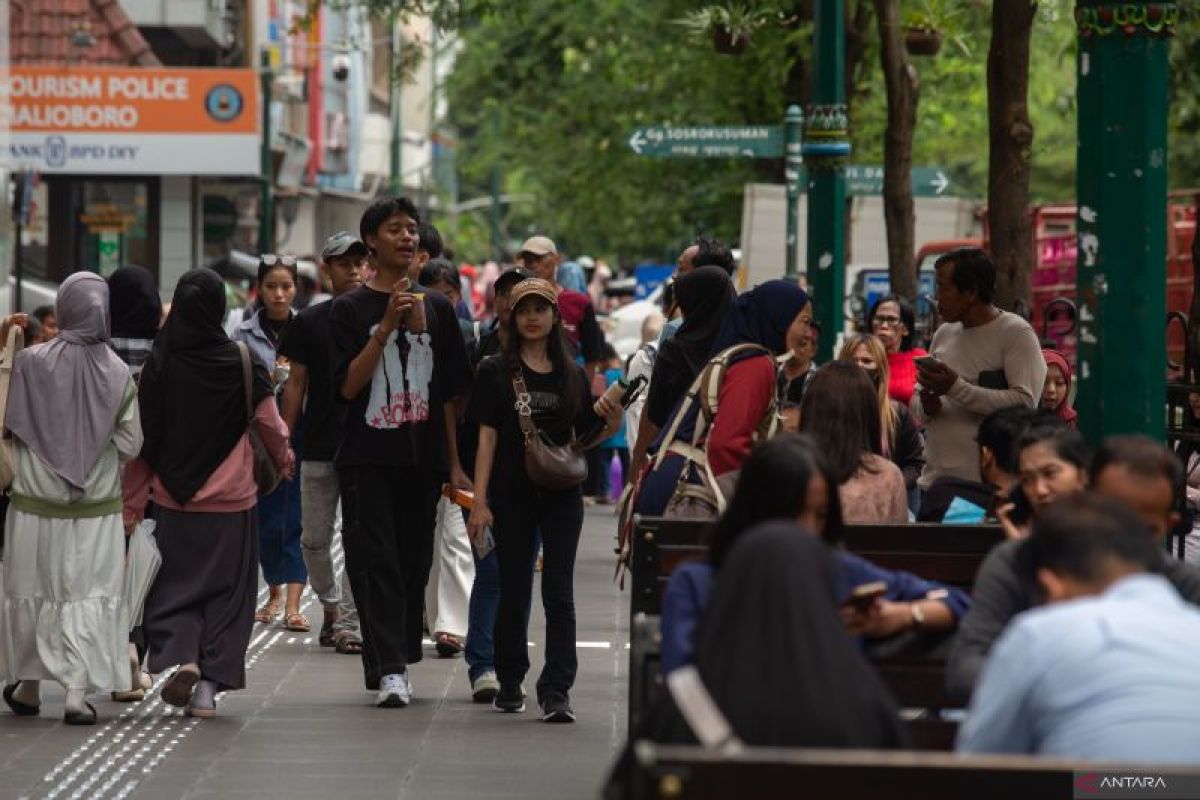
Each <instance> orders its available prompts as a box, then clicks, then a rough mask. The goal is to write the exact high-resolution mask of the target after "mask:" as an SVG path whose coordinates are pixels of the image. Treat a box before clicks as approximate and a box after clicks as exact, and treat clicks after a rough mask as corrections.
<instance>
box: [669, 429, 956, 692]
mask: <svg viewBox="0 0 1200 800" xmlns="http://www.w3.org/2000/svg"><path fill="white" fill-rule="evenodd" d="M828 475H829V471H828V468H827V467H826V466H825V462H824V460H823V458H822V457H821V454H820V452H819V451H818V450H817V448H816V446H815V445H814V444H813V442H812V440H810V439H809V438H808V437H806V436H804V435H803V434H797V433H784V434H780V435H778V436H776V437H775V438H773V439H771V440H770V441H769V442H767V443H765V444H762V445H760V446H759V447H758V448H757V449H755V450H754V451H752V452H751V454H750V457H749V458H748V459H747V460H746V464H745V466H744V467H743V469H742V474H741V478H740V479H739V481H738V485H737V489H736V491H735V492H734V495H733V499H732V500H730V502H729V507H728V508H727V509H726V511H725V514H724V516H722V517H721V519H720V520H719V521H718V522H717V524H716V526H715V527H714V529H713V534H712V539H711V543H710V546H709V558H708V560H707V561H693V562H690V563H687V564H683V565H681V566H680V567H679V568H678V569H676V570H675V573H674V574H673V575H672V576H671V580H670V582H669V583H668V584H667V589H666V592H665V594H664V595H663V604H662V670H663V672H664V673H669V672H671V671H672V670H674V669H677V668H679V667H682V666H685V665H687V664H689V663H691V661H692V652H693V646H694V644H693V642H694V637H693V634H694V632H695V629H696V625H697V622H698V620H699V619H700V617H701V614H702V613H703V612H704V609H705V606H706V605H707V604H708V598H709V595H710V593H711V592H712V586H713V581H714V578H715V576H717V575H718V574H719V572H720V571H721V569H722V564H723V562H724V561H725V558H726V556H727V554H728V553H729V551H730V549H731V548H732V547H733V545H734V543H735V542H736V541H737V540H738V539H740V538H741V536H742V534H743V533H744V532H745V531H747V530H749V529H750V528H751V527H753V526H754V525H757V524H758V523H760V522H766V521H769V520H786V521H788V522H791V523H794V524H796V525H798V526H800V527H796V528H793V530H795V531H796V534H797V535H802V532H801V529H802V528H803V529H807V530H808V531H812V532H813V533H815V534H817V535H818V536H820V537H821V538H822V539H824V541H825V543H826V544H827V545H831V546H832V545H836V544H837V543H838V542H839V541H840V540H841V533H842V513H841V505H840V503H839V501H838V492H837V484H836V483H835V482H833V481H832V480H830V479H829V478H828ZM833 553H834V555H835V563H836V564H837V576H836V580H837V597H838V602H839V603H841V604H843V605H842V616H843V618H844V620H845V622H846V624H847V627H848V628H849V630H850V632H851V633H853V634H855V635H858V636H863V637H866V638H869V639H881V638H885V637H888V636H892V635H895V634H897V633H901V632H904V631H908V630H913V629H921V630H928V631H946V630H951V629H953V628H954V627H955V626H956V625H957V624H958V620H959V619H960V618H961V617H962V616H963V615H964V614H965V613H966V610H967V608H968V607H969V606H970V602H971V601H970V598H969V597H968V596H967V595H966V593H965V592H962V591H961V590H959V589H952V588H950V587H947V586H944V585H943V584H940V583H936V582H933V581H927V580H924V579H922V578H919V577H917V576H916V575H912V574H910V573H907V572H893V571H890V570H886V569H882V568H881V567H878V566H876V565H875V564H872V563H871V562H870V561H867V560H866V559H863V558H861V557H859V556H856V555H854V554H853V553H849V552H846V551H845V550H842V549H835V550H834V551H833ZM872 583H883V584H886V588H884V589H883V594H882V596H877V597H875V598H874V599H871V598H869V597H868V598H866V602H863V603H861V604H860V605H859V606H858V607H856V606H855V605H853V604H852V603H851V602H850V601H851V598H852V595H853V594H854V591H855V589H856V588H859V587H863V586H866V585H867V584H872ZM755 628H756V629H757V630H759V631H763V630H770V628H765V627H763V626H760V625H756V626H755ZM771 635H772V638H774V636H775V634H774V632H772V634H771ZM760 636H761V634H760ZM761 644H762V642H761V641H760V646H761Z"/></svg>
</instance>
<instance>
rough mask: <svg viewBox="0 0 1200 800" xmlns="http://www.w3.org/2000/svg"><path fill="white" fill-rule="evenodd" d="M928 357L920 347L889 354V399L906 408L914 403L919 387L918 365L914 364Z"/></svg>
mask: <svg viewBox="0 0 1200 800" xmlns="http://www.w3.org/2000/svg"><path fill="white" fill-rule="evenodd" d="M927 355H929V354H928V353H926V352H925V351H924V350H922V349H921V348H919V347H914V348H913V349H912V350H906V351H904V352H902V353H888V372H889V377H888V397H890V398H892V399H893V400H895V401H896V402H898V403H903V404H904V406H905V407H907V406H908V404H909V403H911V402H912V396H913V391H914V390H915V389H916V386H917V365H916V364H915V363H913V362H914V361H915V360H916V359H918V358H921V357H922V356H927Z"/></svg>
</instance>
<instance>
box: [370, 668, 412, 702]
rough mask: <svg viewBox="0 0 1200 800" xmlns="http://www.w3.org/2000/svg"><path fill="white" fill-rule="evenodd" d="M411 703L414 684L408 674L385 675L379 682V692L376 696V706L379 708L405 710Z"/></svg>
mask: <svg viewBox="0 0 1200 800" xmlns="http://www.w3.org/2000/svg"><path fill="white" fill-rule="evenodd" d="M411 702H412V684H411V683H410V682H409V680H408V673H407V672H401V673H397V674H392V675H384V676H383V679H382V680H381V681H379V692H378V693H377V694H376V695H375V705H376V706H378V707H379V708H404V707H405V706H406V705H408V704H409V703H411Z"/></svg>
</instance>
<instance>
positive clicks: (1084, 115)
mask: <svg viewBox="0 0 1200 800" xmlns="http://www.w3.org/2000/svg"><path fill="white" fill-rule="evenodd" d="M1178 19H1179V8H1178V6H1177V5H1176V4H1175V3H1173V2H1129V1H1128V0H1124V1H1123V2H1119V3H1118V2H1113V0H1077V2H1076V5H1075V21H1076V23H1077V26H1078V29H1079V56H1078V98H1079V149H1078V158H1077V169H1076V172H1077V175H1078V177H1077V182H1078V187H1077V188H1078V196H1079V212H1078V219H1077V220H1076V225H1077V233H1078V246H1079V255H1078V269H1077V282H1078V296H1079V327H1078V332H1077V333H1078V365H1077V369H1076V372H1077V373H1078V376H1079V382H1080V383H1079V397H1078V400H1077V402H1076V407H1077V408H1078V409H1079V419H1080V427H1081V429H1082V430H1083V432H1084V433H1085V435H1087V437H1088V438H1089V439H1090V440H1092V441H1097V440H1098V439H1099V438H1100V437H1102V436H1106V435H1109V434H1114V433H1145V434H1148V435H1150V436H1153V437H1155V438H1162V436H1163V433H1164V424H1165V411H1164V409H1165V402H1166V396H1165V381H1166V330H1165V326H1166V299H1165V297H1166V274H1165V273H1166V235H1167V221H1166V208H1167V108H1168V103H1169V100H1168V91H1169V83H1170V81H1169V74H1168V68H1167V55H1168V49H1169V45H1170V37H1171V35H1172V33H1173V32H1174V29H1175V25H1176V23H1177V22H1178Z"/></svg>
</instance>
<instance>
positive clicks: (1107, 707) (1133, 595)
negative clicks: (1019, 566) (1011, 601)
mask: <svg viewBox="0 0 1200 800" xmlns="http://www.w3.org/2000/svg"><path fill="white" fill-rule="evenodd" d="M1026 551H1027V557H1028V562H1027V565H1026V566H1027V569H1028V571H1029V572H1030V574H1031V575H1032V576H1033V577H1034V579H1035V580H1036V581H1037V582H1038V583H1039V584H1040V585H1041V587H1042V589H1043V590H1044V591H1045V594H1046V597H1047V599H1048V601H1049V602H1050V604H1051V605H1050V606H1049V607H1047V608H1039V609H1034V610H1031V611H1027V612H1025V613H1023V614H1020V615H1019V616H1017V618H1016V619H1014V620H1013V623H1012V624H1011V625H1010V626H1009V627H1008V629H1007V630H1006V631H1005V632H1004V635H1003V636H1001V637H1000V639H999V641H998V642H997V643H996V647H995V650H994V652H993V653H992V656H991V658H990V659H989V660H988V664H987V666H986V667H985V669H984V671H983V677H982V678H981V679H980V682H979V687H978V688H977V689H976V691H975V696H974V697H973V698H972V700H971V707H970V710H969V712H968V715H967V720H966V722H965V723H964V724H963V726H962V728H961V729H960V731H959V739H958V750H959V751H960V752H966V753H1035V754H1039V755H1051V756H1056V757H1061V758H1084V759H1090V760H1100V761H1125V762H1133V763H1154V762H1159V763H1164V762H1173V763H1188V764H1195V763H1196V762H1197V761H1200V714H1197V713H1196V709H1197V707H1200V683H1198V682H1197V681H1196V676H1197V674H1200V650H1197V649H1196V646H1195V645H1196V642H1197V641H1200V610H1198V609H1196V608H1194V607H1193V606H1191V605H1189V604H1188V603H1186V602H1185V601H1184V599H1183V598H1182V597H1180V596H1179V592H1177V591H1176V589H1175V587H1173V586H1172V585H1171V582H1170V581H1168V580H1167V579H1166V578H1165V577H1163V576H1162V575H1158V574H1154V573H1155V571H1156V569H1157V567H1158V566H1159V564H1160V561H1161V559H1162V553H1161V551H1160V550H1159V547H1158V544H1157V543H1156V542H1155V539H1154V537H1153V536H1151V535H1150V531H1149V530H1148V528H1147V527H1146V524H1145V522H1144V521H1143V520H1142V519H1140V517H1139V515H1138V514H1137V513H1135V512H1134V511H1133V510H1132V509H1131V508H1130V507H1129V506H1127V505H1126V504H1124V503H1121V502H1118V501H1116V500H1113V499H1111V498H1108V497H1102V496H1099V495H1096V494H1092V495H1084V496H1078V497H1071V498H1067V499H1064V500H1061V501H1059V502H1058V503H1057V504H1056V505H1055V506H1054V507H1053V508H1050V509H1048V510H1047V511H1045V512H1044V513H1043V514H1042V515H1041V516H1039V518H1038V520H1037V522H1036V523H1035V524H1034V529H1033V534H1032V536H1031V537H1030V539H1029V540H1028V544H1027V546H1026Z"/></svg>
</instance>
